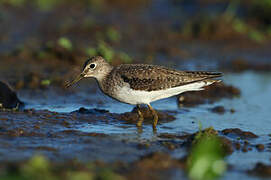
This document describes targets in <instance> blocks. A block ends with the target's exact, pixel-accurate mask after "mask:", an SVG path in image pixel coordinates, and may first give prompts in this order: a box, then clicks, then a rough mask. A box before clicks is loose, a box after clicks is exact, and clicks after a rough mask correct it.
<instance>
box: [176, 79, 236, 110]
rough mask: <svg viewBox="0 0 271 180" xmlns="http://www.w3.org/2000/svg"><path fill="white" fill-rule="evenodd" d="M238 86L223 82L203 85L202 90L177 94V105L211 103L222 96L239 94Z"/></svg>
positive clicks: (228, 96)
mask: <svg viewBox="0 0 271 180" xmlns="http://www.w3.org/2000/svg"><path fill="white" fill-rule="evenodd" d="M240 94H241V92H240V90H239V89H238V88H236V87H233V86H230V85H226V84H224V83H215V84H212V85H211V86H207V87H205V90H203V91H196V92H185V93H182V94H180V95H179V96H178V102H177V103H178V105H179V106H180V107H182V106H186V107H192V106H196V105H200V104H204V103H213V102H215V101H218V100H220V99H222V98H233V97H236V96H240Z"/></svg>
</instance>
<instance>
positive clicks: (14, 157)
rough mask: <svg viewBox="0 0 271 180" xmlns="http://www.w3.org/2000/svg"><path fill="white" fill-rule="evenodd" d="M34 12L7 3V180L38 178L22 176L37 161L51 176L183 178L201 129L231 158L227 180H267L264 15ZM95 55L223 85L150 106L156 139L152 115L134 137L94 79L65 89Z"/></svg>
mask: <svg viewBox="0 0 271 180" xmlns="http://www.w3.org/2000/svg"><path fill="white" fill-rule="evenodd" d="M22 2H23V1H22ZM33 2H36V1H33ZM33 2H32V1H25V2H24V3H22V4H12V3H10V2H9V1H3V2H1V3H0V42H1V43H0V75H1V76H0V104H1V108H0V109H1V110H0V162H1V165H0V177H3V178H4V177H17V178H29V177H28V176H24V175H25V173H24V172H28V175H29V174H30V176H31V178H33V177H35V174H33V173H29V172H32V171H31V170H29V169H28V170H25V164H28V165H29V164H30V165H29V166H30V167H32V166H31V163H32V160H33V158H34V160H33V161H34V162H36V161H38V162H40V161H41V162H47V161H48V162H47V163H49V164H50V168H51V170H52V171H49V170H48V171H47V170H45V172H46V173H45V174H46V177H47V175H48V174H49V175H48V177H53V176H54V177H55V176H56V177H59V178H67V177H80V178H79V179H84V178H85V179H91V178H94V179H106V178H109V179H166V178H167V179H187V178H188V172H187V171H188V167H187V166H188V165H187V158H188V157H189V155H190V154H191V147H192V146H193V142H194V140H195V139H196V138H195V137H197V134H199V133H201V132H204V131H203V129H207V132H208V133H211V134H215V135H216V136H217V137H218V138H219V139H220V140H221V146H222V147H223V149H224V150H225V162H226V164H227V170H226V172H225V173H224V174H223V176H222V179H240V178H242V179H261V178H265V177H267V178H268V177H270V176H271V173H270V169H271V166H270V158H271V153H270V132H271V128H270V126H269V123H270V112H269V110H268V109H269V108H270V107H271V105H270V102H269V101H268V98H270V90H271V88H270V85H269V84H270V77H271V76H270V69H271V63H270V57H271V52H270V45H271V41H270V33H269V34H268V28H269V25H270V22H271V21H270V19H269V18H270V16H269V14H268V11H266V13H267V14H265V13H259V10H257V8H261V5H259V4H257V5H254V4H253V2H252V1H251V2H243V1H240V4H238V5H234V4H231V3H229V2H230V1H221V2H217V1H193V2H192V1H191V2H189V1H157V2H154V1H149V0H148V1H142V0H136V1H133V3H131V4H129V5H127V3H125V1H121V0H116V1H113V2H111V1H100V3H98V1H91V0H89V1H82V2H81V1H80V2H77V1H68V2H65V3H63V2H62V1H59V3H56V4H54V3H52V4H46V3H44V4H42V3H40V4H39V3H33ZM37 2H38V1H37ZM48 2H49V1H48ZM229 5H230V6H229ZM235 6H236V7H235ZM232 7H235V8H232ZM236 9H237V10H236ZM255 12H256V13H255ZM210 17H211V18H210ZM214 17H215V18H214ZM268 17H269V18H268ZM240 28H241V30H240ZM255 33H256V34H255ZM93 55H102V56H104V57H106V58H107V59H108V60H109V61H110V63H112V64H113V65H117V64H120V63H151V64H159V65H164V66H168V67H172V68H177V69H185V70H210V71H221V72H223V73H224V75H225V76H224V77H223V78H222V80H223V81H222V83H217V84H214V85H212V86H210V87H208V88H206V90H205V91H201V92H188V93H184V94H181V95H179V96H177V97H173V98H170V99H167V100H162V101H159V102H157V103H154V107H155V108H156V109H157V111H158V115H159V119H160V120H159V123H158V129H157V131H153V130H152V128H151V123H152V115H151V113H150V112H149V111H148V110H147V108H146V107H144V106H143V107H142V109H141V110H142V112H143V114H144V117H145V121H144V124H143V128H137V127H136V122H137V119H138V115H137V113H136V112H137V109H136V108H134V107H133V106H129V105H125V104H121V103H119V102H116V101H114V100H112V99H110V98H107V97H105V96H104V95H103V94H102V93H101V92H100V90H99V89H98V86H97V84H96V82H95V81H94V80H83V81H82V82H81V83H80V84H78V85H76V86H74V87H72V88H70V89H66V88H65V84H66V83H67V81H69V80H71V79H72V78H73V77H75V76H76V75H77V74H78V73H79V72H80V70H81V68H82V65H83V63H84V61H85V60H86V58H87V57H89V56H93ZM210 126H212V127H213V128H209V127H210ZM208 128H209V130H208ZM210 129H211V130H210ZM39 155H42V156H40V157H39ZM35 157H37V159H38V160H37V159H35ZM39 158H41V159H39ZM42 158H45V159H47V160H44V159H42ZM90 166H91V168H90ZM30 169H31V168H30ZM70 171H71V172H72V173H71V174H68V173H67V172H70ZM42 172H44V171H42ZM75 172H76V173H77V174H76V173H75ZM26 174H27V173H26ZM82 177H84V178H82ZM49 179H50V178H49Z"/></svg>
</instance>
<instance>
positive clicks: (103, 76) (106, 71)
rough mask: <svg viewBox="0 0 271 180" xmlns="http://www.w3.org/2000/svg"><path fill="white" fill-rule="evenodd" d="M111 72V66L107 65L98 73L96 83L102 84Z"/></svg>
mask: <svg viewBox="0 0 271 180" xmlns="http://www.w3.org/2000/svg"><path fill="white" fill-rule="evenodd" d="M112 70H113V66H111V65H109V64H108V66H105V68H103V71H102V72H99V75H98V76H96V77H95V78H96V79H97V81H98V83H99V84H102V82H103V81H104V80H105V79H106V77H107V76H108V75H109V74H110V72H111V71H112Z"/></svg>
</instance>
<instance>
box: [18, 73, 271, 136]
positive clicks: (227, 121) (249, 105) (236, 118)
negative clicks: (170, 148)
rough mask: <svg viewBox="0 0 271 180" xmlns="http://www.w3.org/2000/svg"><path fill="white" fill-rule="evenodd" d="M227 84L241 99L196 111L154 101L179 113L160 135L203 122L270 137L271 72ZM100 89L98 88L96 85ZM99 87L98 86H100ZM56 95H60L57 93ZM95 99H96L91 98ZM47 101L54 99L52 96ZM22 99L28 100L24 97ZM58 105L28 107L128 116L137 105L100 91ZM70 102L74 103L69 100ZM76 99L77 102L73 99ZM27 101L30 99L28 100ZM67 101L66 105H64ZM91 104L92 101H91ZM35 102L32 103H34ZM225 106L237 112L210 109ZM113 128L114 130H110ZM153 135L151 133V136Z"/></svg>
mask: <svg viewBox="0 0 271 180" xmlns="http://www.w3.org/2000/svg"><path fill="white" fill-rule="evenodd" d="M223 81H224V82H225V83H226V84H231V85H233V86H236V87H238V88H240V90H241V96H240V97H239V98H234V99H223V100H221V101H219V102H216V103H214V104H205V105H200V106H197V107H193V108H178V106H177V103H176V98H175V97H172V98H168V99H163V100H160V101H156V102H153V103H152V105H153V107H154V108H155V109H156V110H161V111H167V110H171V111H176V112H177V115H176V120H175V121H172V122H168V123H163V124H161V125H159V126H158V132H161V133H162V132H168V133H181V134H182V133H185V132H187V133H192V132H195V131H197V130H198V127H199V123H201V124H202V126H203V127H204V128H206V127H209V126H213V127H214V128H215V129H217V130H222V129H225V128H240V129H242V130H244V131H251V132H253V133H255V134H257V135H259V136H265V135H268V134H269V133H270V132H271V127H270V126H269V125H270V123H271V119H270V109H271V101H270V99H271V73H254V72H245V73H241V74H239V73H238V74H225V75H224V77H223ZM95 86H96V85H95ZM97 88H98V87H97ZM54 96H57V94H55V95H54ZM91 96H92V97H91ZM84 97H85V98H86V99H88V98H93V99H96V102H98V101H100V103H99V104H95V101H94V102H93V101H92V102H90V104H86V103H87V101H84ZM47 98H52V97H51V96H48V97H47ZM22 99H24V98H23V97H22ZM53 99H54V103H51V100H50V99H46V98H42V99H41V101H42V103H40V104H39V102H37V101H35V102H36V103H35V104H33V103H30V104H28V105H27V106H26V108H34V109H48V110H50V111H56V112H72V111H75V110H78V109H79V108H80V107H85V108H87V109H91V108H99V109H105V110H109V111H110V112H111V113H124V112H129V111H131V110H132V109H133V108H134V106H132V105H128V104H123V103H119V102H117V101H115V100H113V99H111V98H109V97H107V96H105V95H103V94H102V92H100V91H98V92H97V93H90V95H88V94H87V93H79V94H76V95H71V96H69V97H67V96H66V97H64V98H63V97H61V96H59V97H53ZM67 99H70V100H67ZM74 99H76V101H75V102H74V103H72V100H74ZM24 100H26V101H27V102H29V100H27V99H24ZM63 101H64V102H63ZM89 101H91V100H89ZM30 102H31V101H30ZM218 105H222V106H224V107H225V109H226V110H230V109H234V110H235V113H231V112H229V111H226V113H225V114H223V115H221V114H216V113H211V112H210V111H209V109H210V108H212V107H215V106H218ZM108 126H112V127H108ZM80 129H81V130H82V131H88V132H101V133H105V134H111V133H114V134H115V133H116V134H122V133H126V134H129V133H134V132H135V130H136V128H135V127H133V125H131V126H130V125H127V127H125V128H123V127H118V124H117V125H116V124H111V125H105V126H103V125H99V124H98V125H96V126H91V127H88V126H87V125H86V127H80ZM143 130H144V131H147V132H148V131H150V130H151V127H148V126H144V127H143ZM150 134H151V133H150Z"/></svg>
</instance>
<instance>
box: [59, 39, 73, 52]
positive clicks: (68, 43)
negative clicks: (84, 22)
mask: <svg viewBox="0 0 271 180" xmlns="http://www.w3.org/2000/svg"><path fill="white" fill-rule="evenodd" d="M57 43H58V45H59V46H61V47H63V48H65V49H67V50H72V42H71V41H70V40H69V39H68V38H66V37H61V38H59V39H58V41H57Z"/></svg>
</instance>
